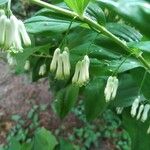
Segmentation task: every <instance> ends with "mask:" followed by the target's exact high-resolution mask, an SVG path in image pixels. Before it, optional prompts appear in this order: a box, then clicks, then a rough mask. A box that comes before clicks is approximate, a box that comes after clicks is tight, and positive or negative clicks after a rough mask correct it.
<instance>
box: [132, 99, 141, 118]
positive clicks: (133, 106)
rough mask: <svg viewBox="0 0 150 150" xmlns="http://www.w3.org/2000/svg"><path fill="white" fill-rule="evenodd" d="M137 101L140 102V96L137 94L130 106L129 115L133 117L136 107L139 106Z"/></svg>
mask: <svg viewBox="0 0 150 150" xmlns="http://www.w3.org/2000/svg"><path fill="white" fill-rule="evenodd" d="M139 102H140V96H138V97H137V98H136V99H135V100H134V102H133V104H132V107H131V116H132V117H134V116H135V115H136V113H137V108H138V107H139Z"/></svg>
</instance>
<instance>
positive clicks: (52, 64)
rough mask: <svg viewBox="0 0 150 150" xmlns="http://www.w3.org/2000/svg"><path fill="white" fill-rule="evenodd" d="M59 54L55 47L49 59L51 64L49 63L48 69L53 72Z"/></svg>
mask: <svg viewBox="0 0 150 150" xmlns="http://www.w3.org/2000/svg"><path fill="white" fill-rule="evenodd" d="M59 55H60V49H59V48H57V49H56V50H55V51H54V54H53V58H52V61H51V64H50V71H51V72H54V71H55V70H56V69H57V64H58V59H59Z"/></svg>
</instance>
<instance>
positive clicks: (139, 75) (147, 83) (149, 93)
mask: <svg viewBox="0 0 150 150" xmlns="http://www.w3.org/2000/svg"><path fill="white" fill-rule="evenodd" d="M131 74H132V76H133V78H134V80H135V82H136V83H137V84H138V86H139V88H140V87H141V84H142V80H143V78H144V74H145V69H143V68H136V69H133V70H132V71H131ZM149 87H150V74H149V73H148V72H147V74H146V77H145V80H144V82H143V84H142V87H141V92H142V94H143V95H144V96H145V98H147V100H150V90H149Z"/></svg>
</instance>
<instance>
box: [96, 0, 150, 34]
mask: <svg viewBox="0 0 150 150" xmlns="http://www.w3.org/2000/svg"><path fill="white" fill-rule="evenodd" d="M98 2H99V3H100V5H101V6H103V7H104V8H108V9H109V10H110V12H112V11H114V12H116V14H118V15H119V16H121V17H122V18H123V19H124V20H126V21H128V22H130V23H131V24H132V25H134V26H135V27H137V28H138V29H140V31H141V32H143V33H144V34H145V35H147V36H149V37H150V30H149V22H150V5H149V2H146V1H144V0H129V1H126V0H119V1H112V0H98Z"/></svg>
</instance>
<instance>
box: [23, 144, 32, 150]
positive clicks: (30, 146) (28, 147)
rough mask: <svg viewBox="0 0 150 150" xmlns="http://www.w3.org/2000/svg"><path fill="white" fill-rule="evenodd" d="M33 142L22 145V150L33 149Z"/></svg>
mask: <svg viewBox="0 0 150 150" xmlns="http://www.w3.org/2000/svg"><path fill="white" fill-rule="evenodd" d="M32 147H33V143H24V144H22V145H21V150H32Z"/></svg>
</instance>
